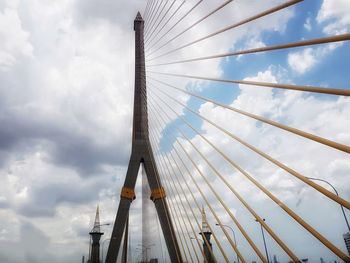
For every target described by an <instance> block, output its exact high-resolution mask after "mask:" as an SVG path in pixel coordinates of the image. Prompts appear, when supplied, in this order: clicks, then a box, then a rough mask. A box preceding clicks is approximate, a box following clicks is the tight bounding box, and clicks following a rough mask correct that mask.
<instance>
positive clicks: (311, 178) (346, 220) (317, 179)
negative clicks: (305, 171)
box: [306, 177, 350, 233]
mask: <svg viewBox="0 0 350 263" xmlns="http://www.w3.org/2000/svg"><path fill="white" fill-rule="evenodd" d="M306 178H307V179H309V180H314V181H321V182H324V183H326V184H328V185H329V186H330V187H332V189H333V190H334V192H335V194H336V195H337V196H339V194H338V191H337V189H335V187H334V186H333V185H332V184H331V183H330V182H328V181H326V180H324V179H319V178H313V177H306ZM340 208H341V211H342V212H343V215H344V219H345V222H346V225H347V227H348V230H349V233H350V225H349V221H348V219H347V217H346V214H345V211H344V207H343V206H342V205H340Z"/></svg>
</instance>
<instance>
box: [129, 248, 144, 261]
mask: <svg viewBox="0 0 350 263" xmlns="http://www.w3.org/2000/svg"><path fill="white" fill-rule="evenodd" d="M137 252H139V254H138V255H137V257H136V254H137ZM142 252H143V249H142V248H139V247H137V248H135V252H134V254H133V256H132V257H133V259H134V258H135V262H136V263H137V259H138V257H139V256H140V255H142ZM131 262H133V261H132V260H131Z"/></svg>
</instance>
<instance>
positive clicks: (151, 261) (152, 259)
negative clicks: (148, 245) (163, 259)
mask: <svg viewBox="0 0 350 263" xmlns="http://www.w3.org/2000/svg"><path fill="white" fill-rule="evenodd" d="M149 263H158V258H151V260H150V261H149Z"/></svg>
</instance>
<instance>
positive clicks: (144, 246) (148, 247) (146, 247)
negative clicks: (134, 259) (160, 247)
mask: <svg viewBox="0 0 350 263" xmlns="http://www.w3.org/2000/svg"><path fill="white" fill-rule="evenodd" d="M138 246H142V247H143V248H144V249H145V251H146V261H148V256H147V250H148V249H151V247H153V246H155V244H150V245H148V246H146V245H142V244H138Z"/></svg>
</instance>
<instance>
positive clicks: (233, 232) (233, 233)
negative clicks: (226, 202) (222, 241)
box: [215, 223, 239, 263]
mask: <svg viewBox="0 0 350 263" xmlns="http://www.w3.org/2000/svg"><path fill="white" fill-rule="evenodd" d="M215 225H216V226H220V224H218V223H216V224H215ZM222 226H223V227H227V228H229V229H230V230H231V231H232V235H233V240H234V241H235V246H236V247H237V240H236V235H235V231H233V228H232V227H230V226H228V225H222ZM236 256H237V262H238V263H239V257H238V254H237V253H236Z"/></svg>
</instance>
